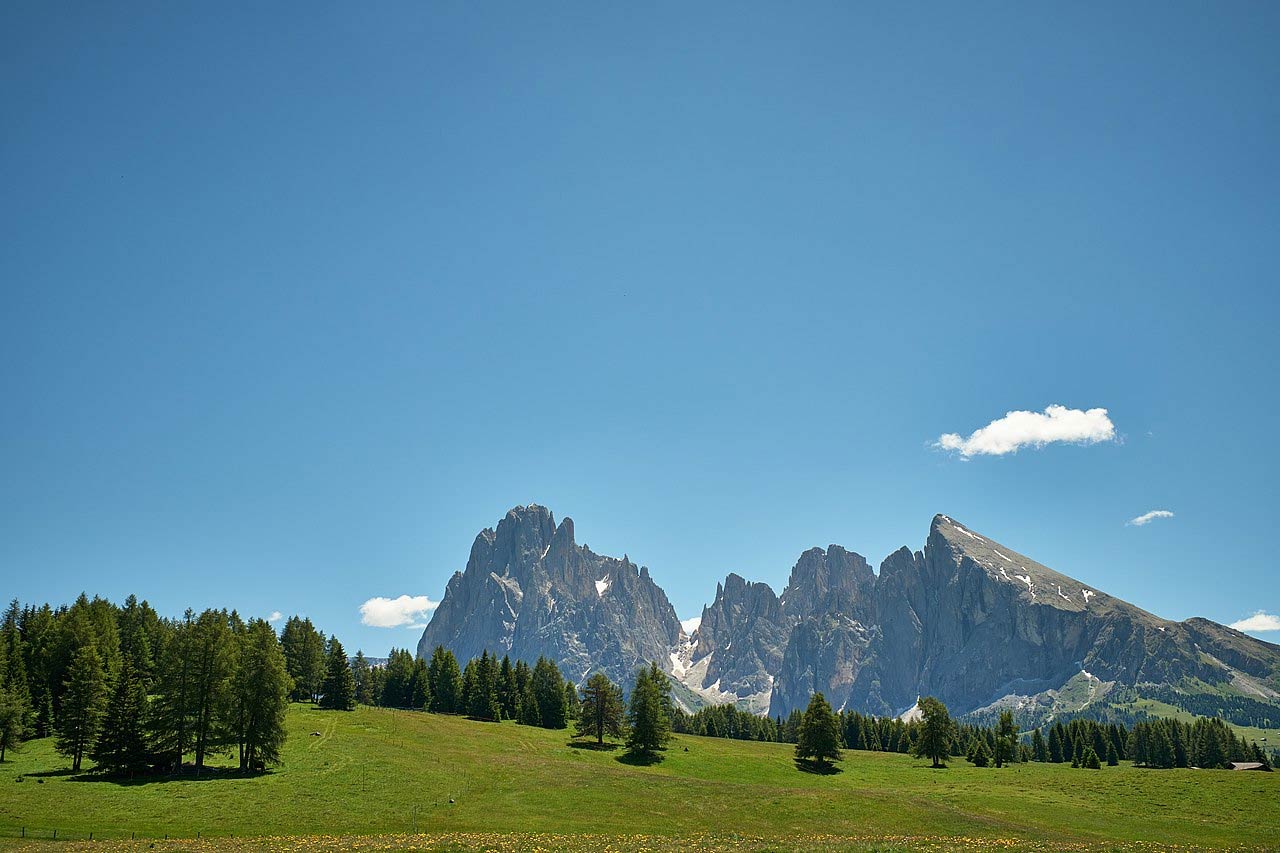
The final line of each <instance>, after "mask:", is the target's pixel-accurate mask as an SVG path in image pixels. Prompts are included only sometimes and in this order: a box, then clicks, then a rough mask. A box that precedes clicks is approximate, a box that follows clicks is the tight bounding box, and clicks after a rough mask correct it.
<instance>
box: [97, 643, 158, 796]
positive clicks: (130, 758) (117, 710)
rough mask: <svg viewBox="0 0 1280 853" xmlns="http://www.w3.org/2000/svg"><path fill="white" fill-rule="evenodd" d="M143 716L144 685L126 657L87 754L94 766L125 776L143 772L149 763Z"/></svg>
mask: <svg viewBox="0 0 1280 853" xmlns="http://www.w3.org/2000/svg"><path fill="white" fill-rule="evenodd" d="M146 712H147V684H146V681H145V680H144V678H143V676H142V675H141V674H140V673H139V672H138V671H137V670H136V669H135V668H134V659H133V658H132V657H131V656H128V655H126V656H124V659H123V661H122V662H121V665H120V674H119V675H118V676H116V684H115V688H114V689H113V690H112V691H111V698H110V700H109V701H108V703H107V709H106V714H105V715H104V718H103V722H102V730H101V731H100V732H99V734H98V738H97V741H96V742H95V743H94V746H93V749H92V751H91V753H90V757H91V758H93V761H94V763H95V764H97V765H98V766H99V767H100V768H102V769H104V770H109V771H111V772H115V773H128V774H129V775H133V774H134V773H139V772H141V771H143V770H146V769H147V766H148V764H149V763H150V761H151V751H150V749H149V748H148V746H147V735H146V730H145V728H144V721H145V719H146Z"/></svg>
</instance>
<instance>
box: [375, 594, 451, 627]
mask: <svg viewBox="0 0 1280 853" xmlns="http://www.w3.org/2000/svg"><path fill="white" fill-rule="evenodd" d="M437 606H439V602H437V601H432V600H431V599H429V598H427V597H426V596H425V595H402V596H400V597H399V598H382V597H381V596H379V597H377V598H371V599H369V600H368V601H366V602H365V603H364V604H361V605H360V621H361V622H363V623H364V624H365V625H371V626H373V627H374V628H400V627H404V628H422V627H424V625H423V624H419V620H420V619H421V618H422V617H423V616H426V615H427V614H428V613H430V612H431V611H432V610H435V609H436V607H437Z"/></svg>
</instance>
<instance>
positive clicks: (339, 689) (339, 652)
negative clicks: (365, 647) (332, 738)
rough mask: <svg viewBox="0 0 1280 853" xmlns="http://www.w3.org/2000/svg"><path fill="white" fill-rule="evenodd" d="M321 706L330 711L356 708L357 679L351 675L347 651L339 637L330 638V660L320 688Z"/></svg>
mask: <svg viewBox="0 0 1280 853" xmlns="http://www.w3.org/2000/svg"><path fill="white" fill-rule="evenodd" d="M320 707H321V708H324V709H326V710H329V711H354V710H355V709H356V681H355V679H354V678H353V677H352V676H351V664H350V663H349V662H348V661H347V652H346V650H345V649H343V648H342V643H340V642H338V638H337V637H330V638H329V662H328V665H327V666H326V668H325V677H324V682H323V684H322V685H321V688H320Z"/></svg>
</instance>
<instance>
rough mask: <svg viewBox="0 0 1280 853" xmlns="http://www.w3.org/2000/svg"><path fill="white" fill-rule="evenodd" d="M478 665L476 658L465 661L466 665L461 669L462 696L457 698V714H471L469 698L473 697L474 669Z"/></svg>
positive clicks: (475, 684)
mask: <svg viewBox="0 0 1280 853" xmlns="http://www.w3.org/2000/svg"><path fill="white" fill-rule="evenodd" d="M478 667H479V663H478V662H477V659H476V658H472V659H471V660H469V661H467V665H466V666H464V667H463V668H462V694H461V695H460V696H459V697H458V713H460V714H469V713H471V697H472V696H473V695H475V692H476V689H477V682H476V669H477V668H478Z"/></svg>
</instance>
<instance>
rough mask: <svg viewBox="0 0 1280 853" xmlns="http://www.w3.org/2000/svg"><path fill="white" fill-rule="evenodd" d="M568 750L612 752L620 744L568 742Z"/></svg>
mask: <svg viewBox="0 0 1280 853" xmlns="http://www.w3.org/2000/svg"><path fill="white" fill-rule="evenodd" d="M568 745H569V748H570V749H589V750H592V751H593V752H612V751H613V750H615V749H617V748H618V747H619V746H620V744H616V743H609V742H607V741H606V742H605V743H596V742H595V741H593V740H592V741H583V740H571V741H569V744H568Z"/></svg>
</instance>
